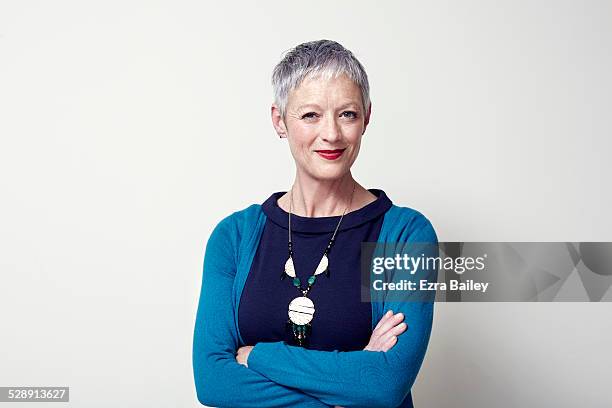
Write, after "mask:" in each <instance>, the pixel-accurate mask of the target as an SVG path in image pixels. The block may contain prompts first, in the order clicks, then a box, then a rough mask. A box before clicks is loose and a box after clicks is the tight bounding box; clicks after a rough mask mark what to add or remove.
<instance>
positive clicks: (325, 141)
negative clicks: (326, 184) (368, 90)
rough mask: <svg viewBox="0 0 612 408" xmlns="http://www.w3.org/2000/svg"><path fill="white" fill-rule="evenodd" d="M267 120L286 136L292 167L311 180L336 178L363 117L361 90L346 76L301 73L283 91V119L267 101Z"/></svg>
mask: <svg viewBox="0 0 612 408" xmlns="http://www.w3.org/2000/svg"><path fill="white" fill-rule="evenodd" d="M272 121H273V123H274V126H275V128H276V131H277V132H278V134H279V135H280V136H281V137H287V139H288V141H289V147H290V149H291V154H292V155H293V158H294V159H295V162H296V166H297V169H298V172H302V174H306V175H308V176H310V177H312V178H314V179H317V180H332V179H339V178H340V177H342V176H343V175H345V174H346V173H347V172H348V171H349V169H350V168H351V166H352V165H353V163H354V162H355V159H356V158H357V154H358V153H359V147H360V145H361V136H362V135H363V133H364V132H365V129H366V126H367V124H368V121H369V112H367V113H366V112H364V107H363V104H362V100H361V90H360V89H359V86H357V84H355V83H354V82H353V81H352V80H351V79H350V78H348V77H347V76H346V75H344V74H343V75H340V76H338V77H337V78H331V79H329V80H326V79H324V78H306V79H305V80H304V81H303V82H302V83H301V84H300V86H299V87H298V88H297V89H294V90H293V91H291V92H290V93H289V99H288V101H287V110H286V115H285V120H284V121H283V120H282V118H281V117H280V112H279V111H278V109H277V108H276V106H274V105H273V107H272Z"/></svg>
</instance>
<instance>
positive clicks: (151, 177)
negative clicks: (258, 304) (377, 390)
mask: <svg viewBox="0 0 612 408" xmlns="http://www.w3.org/2000/svg"><path fill="white" fill-rule="evenodd" d="M253 3H254V4H250V3H247V2H244V3H237V2H235V1H226V2H210V3H207V2H195V1H193V2H180V3H179V2H171V1H155V2H154V1H146V2H144V1H143V2H134V1H129V2H128V1H104V2H82V1H72V2H66V1H55V2H44V1H41V2H32V1H2V2H1V3H0V138H1V139H0V210H1V211H0V273H1V278H2V280H1V285H0V322H1V324H2V329H1V330H2V331H1V335H0V385H2V386H18V385H32V386H36V385H56V386H64V385H67V386H70V387H71V403H70V406H72V407H75V408H76V407H88V408H89V407H108V406H117V407H148V408H152V407H196V406H198V405H199V404H198V402H197V399H196V397H195V389H194V385H193V377H192V376H193V374H192V368H191V342H192V334H193V323H194V317H195V311H196V306H197V298H198V295H199V290H200V279H201V272H202V271H201V267H202V260H203V250H204V245H205V243H206V240H207V238H208V235H209V234H210V232H211V230H212V228H213V227H214V225H215V224H216V223H217V222H218V221H219V220H220V219H221V218H223V217H224V216H226V215H228V214H229V213H230V212H232V211H235V210H239V209H242V208H244V207H246V206H247V205H249V204H251V203H261V202H263V201H264V200H265V199H266V198H267V197H268V196H269V195H270V194H271V193H272V192H274V191H281V190H286V189H287V188H288V187H289V186H290V183H291V180H292V176H293V171H294V170H293V162H292V159H291V156H290V153H289V150H288V147H287V146H286V141H285V140H280V139H278V137H277V136H276V134H275V133H274V131H273V128H272V126H271V123H270V118H269V108H270V103H271V88H270V74H271V71H272V68H273V67H274V65H275V64H276V63H277V62H278V61H279V60H280V57H281V53H282V52H283V51H285V50H287V49H289V48H291V47H293V46H295V45H297V44H298V43H301V42H304V41H310V40H316V39H321V38H328V39H334V40H336V41H339V42H340V43H342V44H343V45H345V46H346V47H347V48H349V49H351V50H352V51H353V52H354V53H355V55H356V56H357V57H358V58H359V59H360V60H361V62H362V63H363V64H364V66H365V67H366V70H367V72H368V74H369V77H370V84H371V88H372V101H373V108H372V122H371V124H370V127H369V128H368V131H367V132H366V135H365V136H364V140H363V145H362V152H361V154H360V157H359V158H358V160H357V163H356V165H355V167H354V173H355V175H356V176H357V178H358V180H359V181H360V182H362V184H364V185H365V186H366V187H368V188H382V189H384V190H385V191H386V192H387V194H388V195H389V196H390V197H391V199H392V200H393V201H394V202H395V203H396V204H398V205H403V206H410V207H413V208H416V209H418V210H419V211H421V212H423V213H424V214H425V215H426V216H427V217H428V218H430V220H431V221H432V222H433V224H434V226H435V227H436V229H437V232H438V235H439V239H440V240H441V241H489V240H490V241H612V232H611V231H612V228H611V227H612V215H610V211H609V209H610V208H612V194H611V193H610V181H609V177H610V174H612V165H611V164H610V162H609V160H608V155H609V153H610V151H611V148H612V142H611V136H612V124H611V115H610V112H611V111H612V103H611V102H612V96H611V95H612V80H611V79H610V78H611V77H610V72H612V50H611V48H612V47H611V46H612V28H611V27H612V4H611V3H610V2H607V1H599V2H598V1H535V2H534V1H529V2H528V1H497V2H495V1H494V2H490V1H462V2H455V1H448V2H439V1H438V2H392V1H386V2H379V3H378V4H376V3H375V2H371V1H367V2H366V1H363V2H357V1H351V2H345V1H342V2H340V1H338V2H328V1H308V2H284V1H278V2H263V1H260V2H257V3H256V4H255V2H253ZM606 296H607V298H608V299H610V298H611V296H612V293H610V291H609V292H608V294H607V295H606ZM611 312H612V304H610V303H591V304H589V303H523V304H518V303H507V304H482V303H481V304H437V305H436V315H435V325H434V330H433V335H432V340H431V342H430V347H429V350H428V354H427V357H426V360H425V362H424V365H423V368H422V370H421V372H420V374H419V377H418V379H417V382H416V384H415V386H414V388H413V394H414V399H415V405H416V406H417V407H418V408H423V407H492V406H495V407H519V406H520V407H574V406H581V407H609V406H612V396H611V394H610V393H609V388H610V383H609V379H610V365H611V363H612V357H611V356H612V350H611V346H610V345H611V344H612V318H611V316H612V313H611ZM27 405H28V404H24V405H23V406H24V407H26V406H27ZM35 406H38V405H35Z"/></svg>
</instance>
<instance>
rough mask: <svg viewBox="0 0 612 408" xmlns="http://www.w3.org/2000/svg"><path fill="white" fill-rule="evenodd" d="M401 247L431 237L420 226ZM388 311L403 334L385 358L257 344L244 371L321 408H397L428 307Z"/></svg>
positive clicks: (417, 356)
mask: <svg viewBox="0 0 612 408" xmlns="http://www.w3.org/2000/svg"><path fill="white" fill-rule="evenodd" d="M425 221H426V220H425ZM406 241H407V242H433V243H437V237H436V234H435V232H434V230H433V227H431V224H430V223H429V221H426V222H424V223H423V225H422V226H421V227H420V228H419V229H418V230H416V231H415V232H414V233H411V234H410V235H409V236H408V239H407V240H406ZM417 273H418V272H417ZM389 309H391V310H393V311H394V312H402V313H403V314H404V316H405V320H404V321H405V322H406V323H407V324H408V330H407V331H406V332H404V333H403V334H402V335H401V336H399V337H398V339H397V344H396V345H395V346H394V347H393V348H392V349H391V350H389V351H387V352H372V351H349V352H341V351H318V350H308V349H304V348H301V347H295V346H290V345H287V344H286V343H285V342H273V343H258V344H257V345H256V346H255V347H254V348H253V350H252V351H251V353H250V355H249V358H248V365H249V368H252V369H253V370H255V371H257V372H258V373H261V374H263V375H265V376H266V377H267V378H270V379H271V380H273V381H275V382H277V383H278V384H282V385H286V386H289V387H296V388H299V389H301V390H302V391H304V392H305V393H306V394H309V395H312V396H314V397H316V398H318V399H319V400H321V401H322V402H324V403H326V404H330V405H341V406H344V407H397V406H398V405H400V404H401V402H402V401H403V400H404V398H405V397H406V395H407V394H408V393H409V392H410V389H411V388H412V385H413V383H414V381H415V379H416V376H417V373H418V371H419V369H420V366H421V363H422V362H423V359H424V356H425V351H426V349H427V343H428V341H429V336H430V333H431V327H432V320H433V302H431V301H427V302H407V301H403V302H402V301H398V302H385V311H386V310H389Z"/></svg>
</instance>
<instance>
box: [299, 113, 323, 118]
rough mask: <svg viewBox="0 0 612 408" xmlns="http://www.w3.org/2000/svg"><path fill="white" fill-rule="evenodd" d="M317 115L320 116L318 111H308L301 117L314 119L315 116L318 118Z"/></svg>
mask: <svg viewBox="0 0 612 408" xmlns="http://www.w3.org/2000/svg"><path fill="white" fill-rule="evenodd" d="M317 116H319V115H317V113H316V112H308V113H305V114H303V115H302V116H301V118H302V119H314V118H316V117H317Z"/></svg>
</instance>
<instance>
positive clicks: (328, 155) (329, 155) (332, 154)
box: [315, 149, 346, 160]
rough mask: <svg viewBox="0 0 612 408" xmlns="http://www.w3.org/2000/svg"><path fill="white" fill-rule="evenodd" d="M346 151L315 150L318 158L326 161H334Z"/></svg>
mask: <svg viewBox="0 0 612 408" xmlns="http://www.w3.org/2000/svg"><path fill="white" fill-rule="evenodd" d="M345 150H346V149H335V150H315V152H317V153H318V154H319V156H321V157H323V158H324V159H327V160H336V159H337V158H338V157H340V156H342V153H344V151H345Z"/></svg>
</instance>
